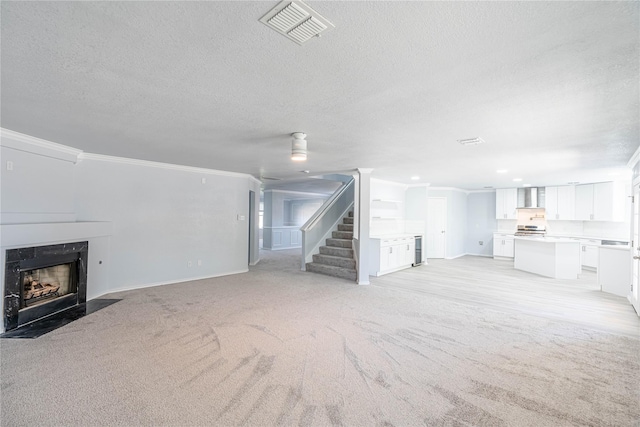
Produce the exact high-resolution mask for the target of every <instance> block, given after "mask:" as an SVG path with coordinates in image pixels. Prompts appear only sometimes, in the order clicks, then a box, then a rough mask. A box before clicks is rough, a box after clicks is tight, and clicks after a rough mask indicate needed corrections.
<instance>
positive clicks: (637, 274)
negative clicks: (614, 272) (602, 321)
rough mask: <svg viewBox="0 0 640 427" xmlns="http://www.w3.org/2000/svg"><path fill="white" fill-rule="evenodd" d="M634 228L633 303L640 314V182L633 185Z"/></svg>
mask: <svg viewBox="0 0 640 427" xmlns="http://www.w3.org/2000/svg"><path fill="white" fill-rule="evenodd" d="M631 226H632V228H633V234H632V240H631V246H632V247H631V255H632V256H633V258H632V262H633V268H632V269H631V271H632V275H633V276H632V278H631V304H633V308H634V309H635V310H636V313H638V314H639V315H640V289H638V288H640V184H635V185H634V186H633V217H632V218H631Z"/></svg>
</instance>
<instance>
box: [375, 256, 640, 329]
mask: <svg viewBox="0 0 640 427" xmlns="http://www.w3.org/2000/svg"><path fill="white" fill-rule="evenodd" d="M371 284H372V285H374V286H382V287H386V288H393V289H397V290H403V291H407V292H416V293H420V294H428V295H433V296H434V297H437V298H444V299H447V300H453V301H458V302H460V303H463V304H472V305H478V306H483V307H492V308H495V309H496V310H501V311H505V310H506V311H515V312H518V313H524V314H530V315H534V316H540V317H546V318H549V319H555V320H564V321H568V322H574V323H578V324H582V325H584V326H588V327H592V328H596V329H600V330H605V331H608V332H613V333H617V334H623V335H629V336H634V337H639V336H640V318H639V317H638V315H637V314H636V312H635V311H634V309H633V307H632V306H631V304H630V303H629V301H628V300H627V299H626V298H624V297H619V296H616V295H612V294H609V293H605V292H601V291H600V288H599V286H598V284H597V275H596V273H595V272H592V271H583V273H582V274H581V276H580V278H579V279H578V280H558V279H551V278H546V277H542V276H539V275H536V274H532V273H527V272H524V271H520V270H516V269H514V268H513V261H507V260H494V259H492V258H486V257H476V256H465V257H461V258H457V259H453V260H442V259H433V260H429V261H428V265H422V266H418V267H413V268H410V269H406V270H402V271H399V272H396V273H392V274H388V275H386V276H381V277H372V278H371Z"/></svg>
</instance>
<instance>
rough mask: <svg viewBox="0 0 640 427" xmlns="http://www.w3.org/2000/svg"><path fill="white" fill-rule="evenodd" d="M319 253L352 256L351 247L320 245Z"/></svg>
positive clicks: (344, 256)
mask: <svg viewBox="0 0 640 427" xmlns="http://www.w3.org/2000/svg"><path fill="white" fill-rule="evenodd" d="M320 253H321V254H322V255H333V256H339V257H343V258H353V249H350V248H340V247H337V246H320Z"/></svg>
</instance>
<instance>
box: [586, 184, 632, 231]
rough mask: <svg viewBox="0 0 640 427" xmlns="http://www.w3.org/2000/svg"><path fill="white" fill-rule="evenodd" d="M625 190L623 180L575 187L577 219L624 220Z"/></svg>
mask: <svg viewBox="0 0 640 427" xmlns="http://www.w3.org/2000/svg"><path fill="white" fill-rule="evenodd" d="M624 218H625V191H624V183H622V182H599V183H597V184H584V185H577V186H576V187H575V219H577V220H582V221H624Z"/></svg>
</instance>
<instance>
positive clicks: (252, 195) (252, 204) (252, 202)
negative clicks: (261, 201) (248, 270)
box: [247, 190, 256, 265]
mask: <svg viewBox="0 0 640 427" xmlns="http://www.w3.org/2000/svg"><path fill="white" fill-rule="evenodd" d="M255 211H256V192H255V191H252V190H249V215H248V216H247V218H248V220H249V221H248V222H249V233H248V234H249V246H248V247H249V251H248V256H249V259H248V264H249V265H251V264H252V262H253V260H254V259H255V255H256V254H255V244H254V242H255V240H256V236H255V232H256V231H255V230H256V224H255V223H256V212H255Z"/></svg>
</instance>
